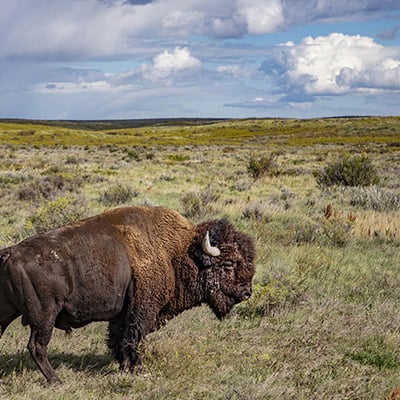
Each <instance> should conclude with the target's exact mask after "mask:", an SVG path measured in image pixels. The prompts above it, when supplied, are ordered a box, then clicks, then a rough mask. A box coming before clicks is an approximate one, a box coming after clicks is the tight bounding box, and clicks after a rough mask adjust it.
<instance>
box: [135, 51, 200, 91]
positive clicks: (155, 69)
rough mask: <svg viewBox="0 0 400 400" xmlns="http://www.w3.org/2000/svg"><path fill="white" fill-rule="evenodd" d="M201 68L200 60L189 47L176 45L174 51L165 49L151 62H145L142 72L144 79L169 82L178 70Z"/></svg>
mask: <svg viewBox="0 0 400 400" xmlns="http://www.w3.org/2000/svg"><path fill="white" fill-rule="evenodd" d="M199 68H201V62H200V60H198V59H197V58H195V57H193V56H192V55H191V54H190V51H189V49H188V48H186V47H176V48H175V49H174V50H173V51H172V52H170V51H168V50H165V51H163V52H162V53H161V54H158V55H157V56H155V57H154V58H153V62H152V63H151V64H143V65H142V68H141V72H142V76H143V78H144V79H147V80H150V81H153V82H165V83H168V82H170V81H171V78H172V77H173V75H174V74H176V73H177V72H180V71H183V70H190V69H199Z"/></svg>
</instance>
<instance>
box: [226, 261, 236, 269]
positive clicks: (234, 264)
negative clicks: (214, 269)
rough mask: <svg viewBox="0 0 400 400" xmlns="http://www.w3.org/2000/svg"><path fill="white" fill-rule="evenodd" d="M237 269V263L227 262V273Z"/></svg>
mask: <svg viewBox="0 0 400 400" xmlns="http://www.w3.org/2000/svg"><path fill="white" fill-rule="evenodd" d="M235 267H236V263H235V262H233V261H225V262H224V265H223V268H224V270H225V271H233V270H234V269H235Z"/></svg>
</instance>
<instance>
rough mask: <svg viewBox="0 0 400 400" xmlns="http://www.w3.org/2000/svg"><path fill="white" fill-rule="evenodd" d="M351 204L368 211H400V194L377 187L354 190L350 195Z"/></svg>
mask: <svg viewBox="0 0 400 400" xmlns="http://www.w3.org/2000/svg"><path fill="white" fill-rule="evenodd" d="M350 204H351V205H352V206H355V207H357V206H358V207H362V208H364V209H366V210H374V211H398V210H400V194H399V193H398V192H396V191H394V190H389V189H383V188H379V187H377V186H370V187H368V188H353V190H352V191H351V193H350Z"/></svg>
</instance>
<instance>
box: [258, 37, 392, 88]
mask: <svg viewBox="0 0 400 400" xmlns="http://www.w3.org/2000/svg"><path fill="white" fill-rule="evenodd" d="M261 69H262V70H263V71H264V72H265V73H266V74H275V75H276V76H277V78H278V79H279V80H280V84H281V86H285V87H286V88H291V90H292V91H294V92H296V91H298V92H304V93H306V94H310V95H323V94H343V93H349V92H365V93H368V92H369V91H372V90H375V89H377V88H380V89H389V90H400V79H399V78H400V49H399V48H390V47H384V46H382V45H379V44H378V43H376V42H375V41H374V40H373V39H371V38H369V37H363V36H360V35H355V36H349V35H344V34H340V33H332V34H330V35H329V36H320V37H316V38H312V37H307V38H305V39H303V40H302V42H301V43H300V44H298V45H295V44H293V43H286V44H284V45H282V46H280V47H278V48H277V49H276V50H275V51H274V53H273V55H272V57H270V58H268V60H266V62H265V63H264V64H263V65H262V67H261Z"/></svg>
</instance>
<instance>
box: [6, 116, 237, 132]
mask: <svg viewBox="0 0 400 400" xmlns="http://www.w3.org/2000/svg"><path fill="white" fill-rule="evenodd" d="M229 119H232V118H151V119H115V120H113V119H110V120H38V119H18V118H0V122H6V123H7V122H8V123H18V124H40V125H48V126H57V127H62V128H70V129H87V130H108V129H124V128H141V127H146V126H187V125H207V124H215V123H218V122H223V121H227V120H229Z"/></svg>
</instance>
